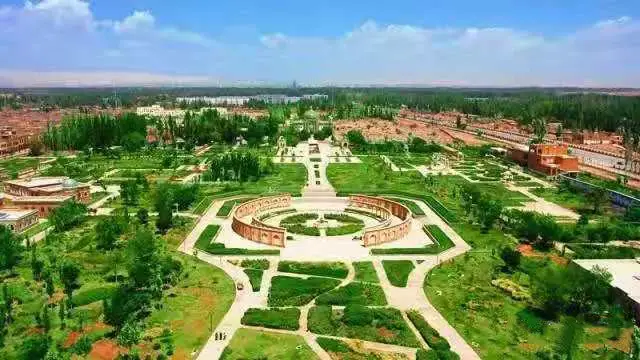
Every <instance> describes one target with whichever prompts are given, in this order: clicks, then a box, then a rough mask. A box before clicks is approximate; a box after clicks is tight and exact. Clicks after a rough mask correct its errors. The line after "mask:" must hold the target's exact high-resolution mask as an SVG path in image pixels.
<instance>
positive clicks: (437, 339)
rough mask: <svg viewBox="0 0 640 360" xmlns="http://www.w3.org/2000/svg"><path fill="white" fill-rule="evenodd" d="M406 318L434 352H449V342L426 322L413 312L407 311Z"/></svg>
mask: <svg viewBox="0 0 640 360" xmlns="http://www.w3.org/2000/svg"><path fill="white" fill-rule="evenodd" d="M407 317H408V318H409V320H411V322H412V323H413V326H415V327H416V329H418V332H419V333H420V335H422V338H423V339H424V341H425V342H426V343H427V344H428V345H429V347H431V348H432V349H434V350H437V351H445V350H449V342H448V341H447V340H446V339H444V338H442V337H441V336H440V334H439V333H438V332H437V331H436V330H435V329H434V328H432V327H431V325H429V323H427V321H426V320H425V319H424V318H423V317H422V315H420V313H418V312H417V311H415V310H411V311H407Z"/></svg>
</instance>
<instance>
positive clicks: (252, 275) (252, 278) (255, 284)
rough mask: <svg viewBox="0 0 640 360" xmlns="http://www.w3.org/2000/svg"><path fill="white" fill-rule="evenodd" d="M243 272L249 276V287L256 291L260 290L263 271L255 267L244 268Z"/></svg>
mask: <svg viewBox="0 0 640 360" xmlns="http://www.w3.org/2000/svg"><path fill="white" fill-rule="evenodd" d="M244 273H245V274H247V276H248V277H249V282H250V283H251V289H252V290H253V291H254V292H256V291H260V286H261V284H262V275H263V273H264V271H262V270H257V269H244Z"/></svg>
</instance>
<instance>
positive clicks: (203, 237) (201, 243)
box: [195, 224, 220, 251]
mask: <svg viewBox="0 0 640 360" xmlns="http://www.w3.org/2000/svg"><path fill="white" fill-rule="evenodd" d="M218 231H220V225H215V224H211V225H207V227H206V228H204V231H202V233H201V234H200V236H199V237H198V240H197V241H196V244H195V247H196V249H200V250H204V251H206V249H207V248H208V246H209V245H210V244H211V242H212V241H213V239H215V237H216V235H218Z"/></svg>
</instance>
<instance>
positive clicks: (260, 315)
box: [240, 308, 300, 330]
mask: <svg viewBox="0 0 640 360" xmlns="http://www.w3.org/2000/svg"><path fill="white" fill-rule="evenodd" d="M299 319H300V309H298V308H286V309H254V308H252V309H249V310H247V311H246V312H245V313H244V316H242V320H241V321H240V323H241V324H242V325H248V326H261V327H266V328H270V329H282V330H298V329H299V328H300V323H299Z"/></svg>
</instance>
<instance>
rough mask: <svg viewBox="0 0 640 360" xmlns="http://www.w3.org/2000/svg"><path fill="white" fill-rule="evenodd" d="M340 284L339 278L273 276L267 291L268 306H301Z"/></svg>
mask: <svg viewBox="0 0 640 360" xmlns="http://www.w3.org/2000/svg"><path fill="white" fill-rule="evenodd" d="M339 284H340V281H339V280H335V279H328V278H319V277H310V278H308V279H302V278H298V277H289V276H274V277H273V279H272V280H271V289H270V291H269V300H268V303H269V306H301V305H305V304H307V303H308V302H309V301H311V300H313V299H314V298H315V297H317V296H318V295H320V294H322V293H324V292H327V291H329V290H331V289H333V288H334V287H336V286H338V285H339Z"/></svg>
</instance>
